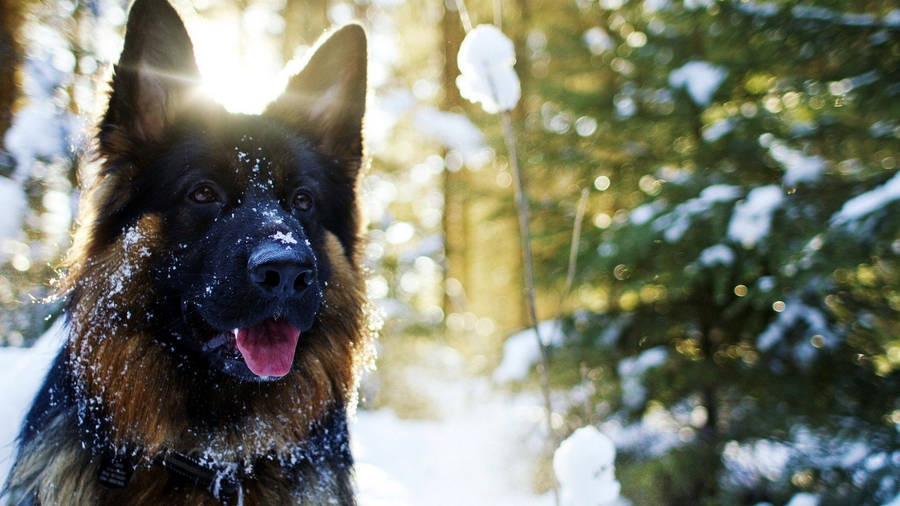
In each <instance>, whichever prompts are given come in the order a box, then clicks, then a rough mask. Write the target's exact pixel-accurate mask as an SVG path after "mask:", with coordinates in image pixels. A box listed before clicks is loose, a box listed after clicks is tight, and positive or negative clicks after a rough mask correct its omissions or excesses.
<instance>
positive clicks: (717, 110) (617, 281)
mask: <svg viewBox="0 0 900 506" xmlns="http://www.w3.org/2000/svg"><path fill="white" fill-rule="evenodd" d="M545 7H546V6H545ZM891 8H892V5H891V4H890V3H888V2H880V1H859V2H853V3H852V5H851V4H848V3H845V2H803V3H799V2H786V1H784V2H772V3H765V4H763V3H759V4H757V3H754V2H749V1H743V2H742V1H733V2H731V1H728V2H714V1H712V0H693V1H685V2H683V3H681V2H669V1H666V0H659V1H654V0H645V1H643V2H636V1H635V2H626V1H622V0H600V1H599V2H588V1H583V2H575V3H574V4H572V5H566V6H558V8H554V9H553V10H552V11H551V10H550V9H546V8H545V9H544V10H545V11H546V12H542V13H541V15H539V16H532V17H531V19H532V22H531V23H532V24H531V25H530V26H528V27H526V28H525V29H523V28H522V27H519V30H520V31H521V32H524V33H526V34H527V35H526V41H527V43H526V46H525V48H524V51H523V53H524V54H522V55H521V56H522V57H524V59H526V60H527V63H528V65H527V66H528V68H529V69H530V74H529V75H528V76H525V78H526V80H527V81H526V84H525V89H526V95H525V97H524V98H523V103H524V104H525V105H524V111H523V119H524V122H523V124H524V126H523V128H522V130H523V138H524V139H523V141H522V145H523V146H524V149H525V150H528V152H529V154H528V155H526V156H525V165H526V168H527V170H530V171H531V172H530V177H531V187H532V191H533V194H534V195H536V196H535V201H534V202H533V203H532V205H533V206H534V207H535V208H537V209H539V210H540V211H539V212H536V213H535V214H536V215H537V216H538V220H537V227H538V228H539V232H538V234H537V237H538V238H539V239H538V240H536V243H538V244H540V246H538V247H537V248H536V249H537V251H538V253H539V254H540V255H541V258H542V259H543V262H542V263H543V266H544V271H543V277H542V279H544V280H545V290H553V289H554V287H556V288H557V289H558V286H559V285H558V284H559V282H560V280H561V279H562V278H563V276H561V275H560V273H561V272H564V268H565V267H564V266H565V261H564V257H565V254H566V253H567V251H566V249H567V246H568V244H567V239H568V232H569V230H570V228H569V227H570V226H571V225H570V223H569V220H570V216H571V208H572V204H571V203H572V202H574V201H575V200H576V197H575V195H577V191H579V190H580V188H581V187H583V186H585V185H587V184H591V183H593V185H594V187H595V189H596V190H597V191H598V192H599V193H595V194H594V196H593V197H592V199H591V208H590V209H591V213H592V214H593V224H594V225H595V226H594V227H592V228H591V229H590V230H589V231H586V233H585V237H584V240H583V242H582V249H581V255H580V257H579V265H580V266H581V268H580V270H579V278H578V281H579V282H578V285H577V286H576V289H575V298H574V301H575V302H574V303H573V305H574V306H575V307H579V306H580V307H586V308H588V309H591V310H592V313H591V315H592V316H585V315H584V314H583V313H581V312H577V311H576V316H575V317H572V318H570V319H569V324H568V330H569V332H568V335H569V336H570V339H569V343H570V344H569V345H568V346H569V347H568V348H567V349H564V350H559V351H558V352H557V356H556V357H555V360H556V363H557V368H558V369H566V368H568V369H569V370H570V371H571V370H572V369H571V367H569V366H570V365H571V364H572V362H576V363H577V362H578V361H580V362H584V363H585V365H586V366H587V367H588V369H593V370H594V371H600V372H601V374H600V379H598V380H597V384H598V386H599V389H598V392H597V395H596V399H597V400H598V401H603V403H601V404H599V408H598V409H597V410H596V411H594V412H593V413H591V414H589V415H588V416H587V418H588V421H591V422H600V421H605V422H606V423H605V425H604V427H606V428H607V429H609V430H610V431H613V430H616V431H617V433H618V435H619V439H620V442H621V443H622V444H625V446H626V448H625V451H624V452H622V453H621V454H620V455H621V459H622V460H623V461H624V462H620V463H619V464H618V465H617V470H618V471H617V472H618V473H620V479H621V480H622V485H623V495H624V496H626V497H629V498H630V499H632V500H634V501H636V502H637V503H638V504H666V503H668V504H685V503H690V504H702V503H710V504H713V503H715V504H718V503H723V502H725V503H729V504H739V503H744V504H753V503H755V502H758V501H773V502H785V501H787V499H789V498H790V497H791V496H792V495H793V494H794V493H796V492H798V491H808V492H813V493H816V494H819V495H820V497H821V498H822V501H823V502H822V504H832V503H834V504H838V503H840V504H848V503H860V504H862V503H876V502H885V501H887V500H889V499H891V498H892V497H893V496H895V495H897V493H898V492H900V483H898V482H896V480H891V479H884V478H885V477H889V476H891V475H896V473H897V472H898V470H900V469H898V466H900V461H898V459H897V458H894V456H900V453H898V451H900V440H898V437H897V430H896V426H897V422H898V421H900V411H898V407H900V405H898V404H897V401H896V399H897V395H898V393H900V390H898V387H900V385H898V379H900V374H898V373H897V371H896V369H897V367H898V365H900V360H898V359H900V353H898V352H897V350H898V349H900V348H898V344H900V343H898V342H897V340H896V337H895V336H897V335H898V330H900V321H898V318H897V314H898V310H900V306H898V304H900V283H898V281H900V279H898V278H900V270H898V262H897V258H898V253H900V241H898V240H897V237H898V228H900V219H898V217H897V216H898V212H897V211H898V208H900V205H898V200H900V175H898V172H897V169H896V166H897V157H898V152H897V146H898V144H897V138H898V136H900V130H898V125H897V122H896V118H897V117H898V112H900V101H898V100H897V94H898V93H900V88H898V85H897V82H898V77H900V73H898V68H900V38H898V32H900V27H898V17H900V15H898V11H891V10H890V9H891ZM529 146H530V148H529ZM538 241H539V242H538ZM557 377H559V378H566V377H568V378H570V380H571V379H573V378H572V377H573V374H572V373H571V372H568V373H565V372H560V373H558V374H557ZM574 379H577V378H574ZM576 411H577V410H576ZM573 416H574V415H573ZM642 420H643V423H641V421H642ZM660 426H662V427H663V428H664V429H660ZM617 427H618V429H616V428H617ZM653 427H656V428H655V429H653V430H651V428H653ZM648 431H650V432H648ZM635 434H643V436H645V437H642V442H643V443H647V444H637V442H636V441H632V443H634V444H629V443H628V439H629V438H635V437H636V436H635ZM614 439H615V438H614ZM765 452H768V453H765ZM764 453H765V455H764ZM829 455H842V456H843V457H841V458H838V457H829ZM764 457H765V458H764ZM773 459H774V461H773ZM778 459H781V462H780V464H776V463H772V462H776V461H778ZM760 462H762V463H760ZM767 466H770V467H767Z"/></svg>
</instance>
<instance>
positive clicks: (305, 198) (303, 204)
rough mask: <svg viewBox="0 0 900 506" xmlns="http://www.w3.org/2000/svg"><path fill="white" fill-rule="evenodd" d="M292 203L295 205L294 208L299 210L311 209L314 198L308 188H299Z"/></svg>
mask: <svg viewBox="0 0 900 506" xmlns="http://www.w3.org/2000/svg"><path fill="white" fill-rule="evenodd" d="M291 205H292V206H294V209H297V210H298V211H303V212H306V211H309V210H310V209H312V207H313V198H312V195H310V193H309V192H308V191H306V190H297V193H295V194H294V200H293V202H291Z"/></svg>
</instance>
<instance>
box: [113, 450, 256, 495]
mask: <svg viewBox="0 0 900 506" xmlns="http://www.w3.org/2000/svg"><path fill="white" fill-rule="evenodd" d="M153 462H154V463H156V464H159V465H160V466H162V467H163V469H165V470H166V471H168V472H169V474H171V475H173V476H175V477H177V478H179V479H182V480H185V481H188V482H190V483H193V484H194V485H197V486H198V487H201V488H205V489H206V490H208V491H209V492H210V493H211V494H212V495H213V497H215V498H216V499H217V500H219V501H220V502H222V503H223V504H225V503H228V504H231V500H230V499H231V498H235V503H234V504H237V505H238V506H240V505H241V504H243V502H244V489H243V487H242V486H241V479H240V477H241V474H243V473H241V472H240V470H239V466H238V465H237V464H226V465H221V464H218V465H216V464H206V463H204V462H202V461H201V460H200V459H197V458H195V457H191V456H188V455H185V454H183V453H179V452H176V451H174V450H169V451H167V452H165V453H162V454H160V455H158V456H157V457H156V458H155V459H154V460H153ZM135 467H136V466H135V465H134V464H133V463H132V462H131V461H130V459H129V458H128V457H127V456H121V455H115V456H112V457H107V458H106V459H104V460H103V462H102V463H101V465H100V470H99V473H98V479H99V480H100V483H101V484H102V485H103V486H105V487H107V488H124V487H126V486H127V485H128V482H129V481H131V475H132V473H133V472H134V469H135Z"/></svg>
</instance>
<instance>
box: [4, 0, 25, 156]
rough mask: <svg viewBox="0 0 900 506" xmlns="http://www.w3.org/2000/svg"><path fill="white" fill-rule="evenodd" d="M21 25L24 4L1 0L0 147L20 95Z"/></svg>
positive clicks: (11, 0) (16, 0)
mask: <svg viewBox="0 0 900 506" xmlns="http://www.w3.org/2000/svg"><path fill="white" fill-rule="evenodd" d="M21 25H22V2H21V1H19V0H0V145H2V140H3V137H4V135H6V131H7V130H8V129H9V127H10V124H11V123H12V113H13V107H14V106H15V102H16V98H17V97H18V95H19V82H18V81H19V79H18V73H19V66H20V64H21V62H22V46H21V45H20V44H19V41H18V30H19V27H20V26H21ZM0 164H2V160H0ZM0 170H3V171H4V172H6V170H9V171H11V170H12V167H9V168H6V167H0Z"/></svg>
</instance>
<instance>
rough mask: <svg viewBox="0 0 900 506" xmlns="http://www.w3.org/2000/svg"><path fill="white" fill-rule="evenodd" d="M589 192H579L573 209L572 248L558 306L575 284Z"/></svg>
mask: <svg viewBox="0 0 900 506" xmlns="http://www.w3.org/2000/svg"><path fill="white" fill-rule="evenodd" d="M589 194H590V192H589V191H588V189H587V188H584V189H582V190H581V197H580V198H579V199H578V205H577V206H576V207H575V223H574V224H573V225H572V246H571V247H570V248H569V269H568V271H567V272H566V287H565V288H564V289H563V296H562V297H561V298H560V304H561V303H562V301H563V300H565V298H566V297H567V296H568V295H569V292H570V291H572V284H573V283H574V282H575V266H576V264H577V263H578V246H579V244H580V243H581V224H582V222H583V221H584V210H585V208H587V199H588V195H589Z"/></svg>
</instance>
